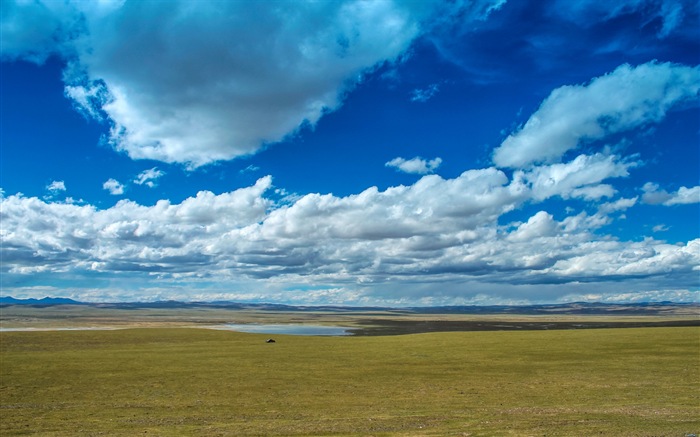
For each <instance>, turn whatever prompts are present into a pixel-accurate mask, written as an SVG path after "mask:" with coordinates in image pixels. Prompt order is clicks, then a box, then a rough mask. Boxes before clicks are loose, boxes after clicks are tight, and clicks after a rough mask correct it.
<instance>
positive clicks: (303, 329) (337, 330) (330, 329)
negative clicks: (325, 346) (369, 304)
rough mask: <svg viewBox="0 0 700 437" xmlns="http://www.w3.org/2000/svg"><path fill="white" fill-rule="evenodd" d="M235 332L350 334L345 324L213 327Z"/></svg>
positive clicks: (238, 324) (231, 324)
mask: <svg viewBox="0 0 700 437" xmlns="http://www.w3.org/2000/svg"><path fill="white" fill-rule="evenodd" d="M214 328H215V329H224V330H230V331H237V332H248V333H253V334H283V335H330V336H341V335H352V332H349V330H350V329H353V328H349V327H346V326H324V325H293V324H281V323H280V324H257V323H227V324H225V325H220V326H216V327H214Z"/></svg>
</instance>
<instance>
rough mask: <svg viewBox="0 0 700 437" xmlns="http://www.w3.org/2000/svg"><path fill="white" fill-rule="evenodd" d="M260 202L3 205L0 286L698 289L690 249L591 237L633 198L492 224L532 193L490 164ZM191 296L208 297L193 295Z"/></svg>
mask: <svg viewBox="0 0 700 437" xmlns="http://www.w3.org/2000/svg"><path fill="white" fill-rule="evenodd" d="M271 191H272V181H271V178H270V177H265V178H261V179H259V180H258V181H257V183H256V184H255V185H253V186H250V187H246V188H241V189H239V190H236V191H232V192H229V193H223V194H219V195H215V194H213V193H211V192H207V191H203V192H200V193H198V194H197V195H196V196H195V197H191V198H188V199H186V200H185V201H183V202H182V203H180V204H171V203H170V202H168V201H167V200H161V201H158V202H157V203H156V204H155V205H153V206H143V205H139V204H136V203H134V202H131V201H127V200H122V201H120V202H118V203H117V204H116V205H114V206H113V207H111V208H108V209H104V210H100V209H97V208H95V207H94V206H91V205H71V204H66V203H51V202H45V201H43V200H41V199H37V198H26V197H23V196H21V195H13V196H6V197H3V198H2V205H1V207H2V211H3V214H4V215H3V227H2V229H0V233H1V234H2V235H0V236H1V237H2V240H3V246H2V248H0V250H2V256H3V260H5V262H4V263H3V267H2V268H3V275H2V276H3V281H17V280H18V279H19V278H28V277H31V278H34V279H33V280H38V279H37V278H42V277H43V276H42V275H47V276H46V277H50V278H51V280H52V281H53V280H56V278H60V277H64V276H65V277H70V278H73V279H72V280H75V278H80V277H84V278H86V279H85V284H86V285H85V286H86V288H90V287H93V285H89V284H88V282H89V283H90V284H92V283H93V282H92V281H93V280H94V277H95V276H96V275H97V277H105V278H110V283H118V282H120V280H121V281H125V282H126V284H127V285H125V286H128V287H135V288H137V289H138V288H141V287H143V285H139V284H143V283H144V280H145V278H148V277H150V278H151V279H149V280H148V281H147V282H148V283H149V284H150V285H149V287H151V288H149V290H152V291H153V292H154V293H156V292H157V293H159V294H158V296H161V297H164V296H166V295H167V293H168V292H163V293H164V294H161V293H162V292H161V291H156V288H158V289H161V290H168V289H169V290H171V291H170V292H169V293H170V296H173V295H174V294H175V295H178V296H182V295H184V296H186V295H188V293H191V295H196V294H197V293H210V294H211V293H222V295H223V294H226V293H228V294H227V295H235V296H247V298H246V299H254V298H255V299H258V298H259V299H261V300H277V301H285V300H287V301H289V300H290V299H291V300H294V301H295V302H303V301H304V299H305V298H306V302H307V303H308V302H311V301H314V299H316V298H318V299H321V300H323V299H325V298H328V299H333V300H334V301H336V302H338V303H341V302H344V303H352V304H369V303H377V302H383V303H384V304H398V305H400V304H403V305H406V304H410V303H416V302H423V303H428V302H433V303H441V304H445V303H455V302H465V301H469V302H477V301H479V302H484V299H483V296H482V297H479V295H481V294H483V293H487V294H491V295H492V298H491V299H496V300H498V299H506V300H511V301H520V300H525V301H533V300H538V299H544V300H547V299H549V300H552V299H556V298H559V297H561V295H562V294H564V293H570V292H571V290H572V289H573V288H575V287H578V286H577V285H576V284H581V283H585V284H595V286H594V289H595V290H598V291H601V290H608V291H610V292H613V291H615V290H616V289H615V287H613V286H612V285H610V284H619V281H620V280H621V279H625V281H626V283H629V284H632V283H634V284H635V286H639V287H641V288H640V290H641V289H646V288H644V287H654V289H656V290H664V289H673V290H678V289H679V287H692V286H694V285H693V284H695V285H696V283H697V273H698V270H697V266H698V265H700V251H699V250H698V249H699V248H700V240H694V241H690V242H688V243H686V244H683V245H670V244H666V243H663V242H660V241H656V240H653V239H646V240H643V241H641V242H627V241H619V240H617V239H614V238H610V237H609V236H606V235H598V234H597V232H598V230H599V229H600V227H601V226H603V225H605V224H607V223H608V222H609V218H608V217H607V214H611V213H613V212H617V211H623V210H625V209H627V208H630V207H632V206H634V204H635V202H636V199H618V200H615V201H613V202H609V203H608V204H605V205H607V206H605V205H604V206H601V207H600V211H599V212H598V213H597V214H594V215H590V216H589V215H586V214H585V213H581V214H578V215H576V216H570V217H565V218H564V219H562V220H561V221H558V220H555V218H554V217H553V215H552V214H550V213H548V212H546V211H540V212H538V213H537V214H535V215H533V216H532V217H530V218H529V219H528V220H527V221H526V222H525V223H510V224H499V221H500V220H503V215H504V214H505V213H506V212H508V211H512V210H513V209H515V208H518V207H519V206H521V205H522V204H523V203H524V202H527V201H528V200H530V199H532V197H531V196H532V193H533V192H532V191H531V190H530V189H528V188H527V187H525V186H524V185H523V184H522V183H520V182H518V181H511V180H509V179H508V177H507V176H506V175H505V174H504V173H503V172H501V171H499V170H497V169H495V168H489V169H481V170H470V171H467V172H464V173H463V174H462V175H460V176H459V177H456V178H454V179H443V178H441V177H439V176H437V175H428V176H424V177H422V178H421V179H420V180H419V181H417V182H416V183H415V184H413V185H410V186H397V187H391V188H389V189H387V190H385V191H379V190H378V189H377V188H370V189H367V190H365V191H363V192H361V193H359V194H356V195H351V196H346V197H337V196H333V195H330V194H326V195H322V194H308V195H305V196H301V197H299V198H297V199H294V200H290V202H289V203H285V204H276V203H274V202H273V201H272V200H270V199H269V198H268V197H267V194H271ZM628 279H629V281H630V282H628V281H627V280H628ZM426 281H427V282H429V283H430V284H431V285H430V287H427V286H426V285H425V284H426V283H427V282H426ZM634 281H640V282H634ZM644 281H646V282H644ZM201 284H209V285H205V286H204V288H205V290H204V291H202V288H201V286H202V285H201ZM211 284H215V285H214V286H212V285H211ZM216 284H218V285H216ZM224 284H226V285H224ZM436 284H438V285H437V286H436ZM547 284H567V287H561V286H559V287H558V288H557V287H553V286H552V287H551V288H550V287H548V286H547ZM606 284H608V285H606ZM212 287H213V288H212ZM226 287H228V291H227V289H226ZM186 289H190V290H191V291H187V290H186ZM285 290H286V291H285ZM293 290H296V291H293ZM397 290H399V291H398V292H397ZM544 290H546V291H544ZM557 290H559V291H557ZM148 292H150V291H148ZM617 292H619V291H617ZM125 293H126V291H125ZM256 296H257V297H256ZM305 296H306V297H305Z"/></svg>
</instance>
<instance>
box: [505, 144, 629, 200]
mask: <svg viewBox="0 0 700 437" xmlns="http://www.w3.org/2000/svg"><path fill="white" fill-rule="evenodd" d="M636 165H637V163H636V162H634V161H625V160H622V159H621V158H620V157H618V156H616V155H605V154H602V153H596V154H595V155H579V156H578V157H576V158H575V159H574V160H573V161H571V162H567V163H561V164H551V165H541V166H537V167H534V168H532V169H531V170H527V171H522V170H518V171H516V172H515V173H514V179H515V180H516V181H520V182H521V183H523V184H525V185H527V186H528V187H530V189H531V190H532V198H533V199H534V200H545V199H548V198H550V197H553V196H560V197H562V198H564V199H568V198H572V197H574V198H575V197H578V198H583V199H585V200H599V199H601V198H603V197H612V196H613V195H614V194H615V189H614V188H613V187H612V186H611V185H608V184H602V183H601V182H602V181H604V180H606V179H610V178H619V177H626V176H628V175H629V171H628V170H629V169H630V168H632V167H635V166H636Z"/></svg>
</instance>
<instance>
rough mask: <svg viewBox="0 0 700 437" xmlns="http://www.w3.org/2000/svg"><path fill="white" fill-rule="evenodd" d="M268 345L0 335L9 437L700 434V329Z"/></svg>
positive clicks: (146, 333)
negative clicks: (107, 436)
mask: <svg viewBox="0 0 700 437" xmlns="http://www.w3.org/2000/svg"><path fill="white" fill-rule="evenodd" d="M361 317H364V316H361ZM277 321H279V320H277ZM266 338H267V336H266V335H262V334H244V333H237V332H230V331H217V330H209V329H189V328H167V329H166V328H150V329H142V328H141V329H120V330H112V331H40V332H0V408H1V409H0V435H2V436H15V435H40V436H42V435H43V436H74V435H109V436H114V435H116V436H133V435H156V436H175V435H192V436H200V435H203V436H229V435H230V436H233V435H285V436H287V435H375V436H380V435H386V436H394V435H396V436H416V435H417V436H420V435H428V436H444V435H456V436H493V435H517V436H521V435H533V436H544V435H548V436H556V435H562V436H572V435H575V436H591V435H615V436H679V437H682V436H686V435H689V434H700V365H699V358H700V328H698V327H670V328H669V327H665V328H653V327H650V328H628V329H579V330H533V331H489V332H446V333H445V332H440V333H428V334H414V335H395V336H355V337H352V336H351V337H301V336H276V337H275V338H276V340H277V342H276V343H274V344H267V343H265V339H266Z"/></svg>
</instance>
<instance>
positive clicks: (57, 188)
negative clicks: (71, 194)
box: [46, 181, 66, 194]
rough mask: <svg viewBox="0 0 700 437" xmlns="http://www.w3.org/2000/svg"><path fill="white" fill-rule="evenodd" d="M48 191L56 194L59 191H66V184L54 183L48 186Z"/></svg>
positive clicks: (61, 182)
mask: <svg viewBox="0 0 700 437" xmlns="http://www.w3.org/2000/svg"><path fill="white" fill-rule="evenodd" d="M46 189H47V190H49V191H50V192H52V193H54V194H55V193H58V192H59V191H66V183H65V182H63V181H53V182H51V183H50V184H49V185H47V186H46Z"/></svg>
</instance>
